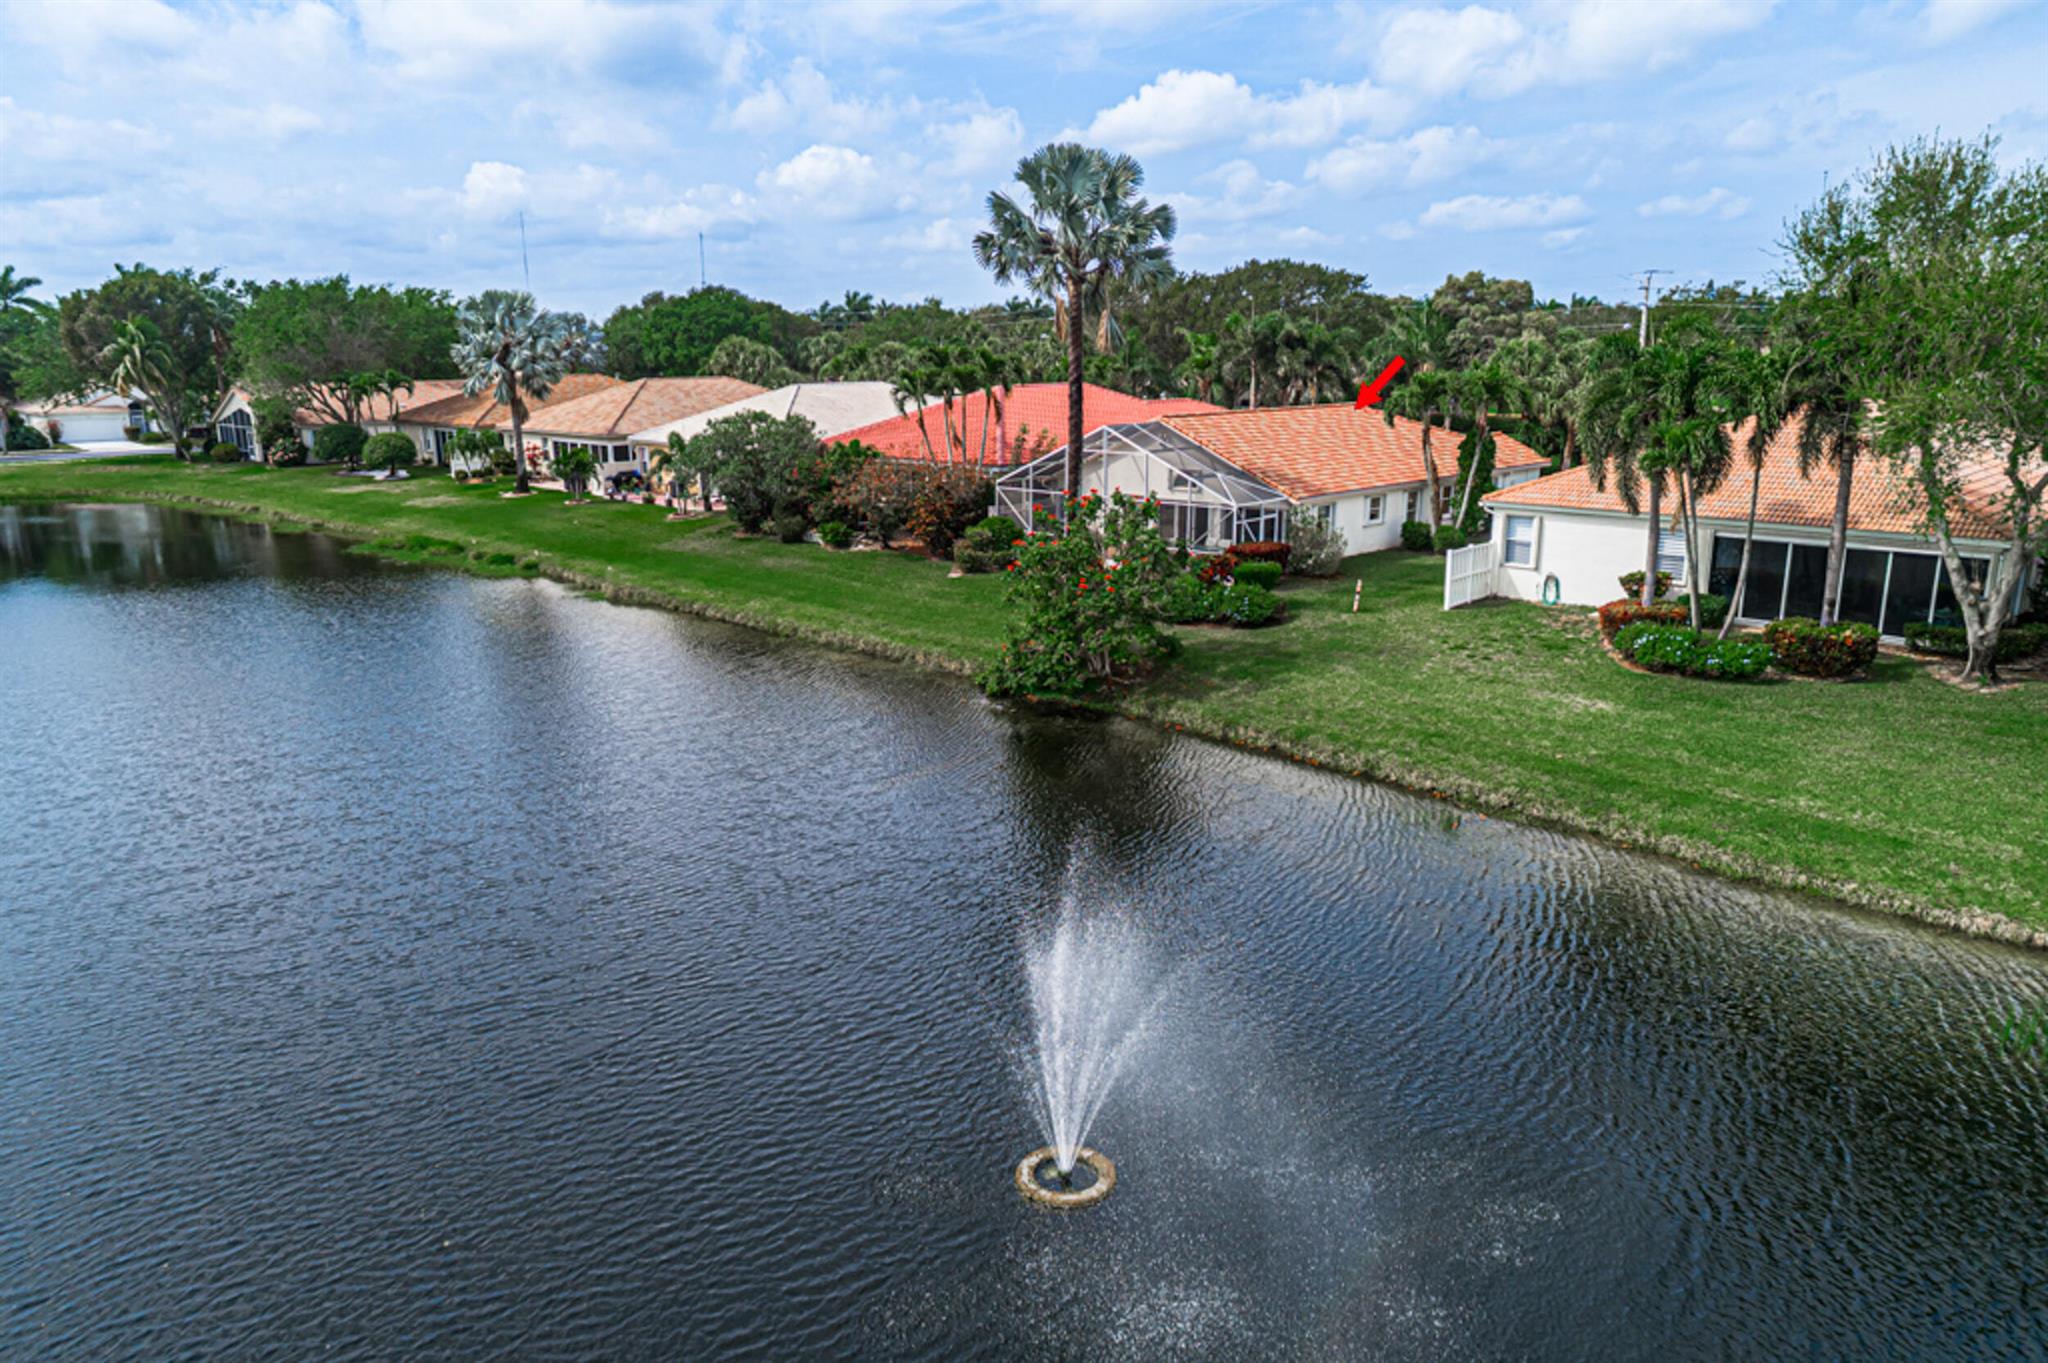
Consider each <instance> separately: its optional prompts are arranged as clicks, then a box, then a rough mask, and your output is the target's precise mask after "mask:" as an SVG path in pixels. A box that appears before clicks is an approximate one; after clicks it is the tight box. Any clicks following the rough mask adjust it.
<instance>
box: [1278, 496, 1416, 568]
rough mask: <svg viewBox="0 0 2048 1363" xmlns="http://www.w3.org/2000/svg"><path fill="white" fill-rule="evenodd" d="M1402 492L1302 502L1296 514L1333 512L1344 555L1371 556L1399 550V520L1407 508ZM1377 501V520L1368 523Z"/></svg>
mask: <svg viewBox="0 0 2048 1363" xmlns="http://www.w3.org/2000/svg"><path fill="white" fill-rule="evenodd" d="M1406 491H1407V489H1405V488H1388V489H1379V490H1376V491H1374V492H1371V493H1364V492H1353V493H1348V494H1346V495H1345V496H1342V497H1325V498H1321V499H1319V500H1317V501H1312V502H1303V503H1302V504H1301V509H1300V511H1299V512H1297V513H1296V514H1299V515H1306V514H1308V513H1309V512H1310V511H1312V510H1314V509H1315V508H1317V507H1322V506H1332V507H1335V508H1336V512H1337V514H1336V527H1337V531H1338V533H1339V534H1341V535H1343V536H1344V552H1345V553H1346V554H1347V555H1349V554H1373V553H1378V552H1379V551H1380V550H1382V549H1398V548H1400V547H1401V517H1402V514H1403V510H1404V508H1405V507H1406V505H1407V502H1406V499H1405V498H1404V497H1403V495H1402V494H1403V493H1404V492H1406ZM1374 497H1378V498H1379V499H1380V507H1379V519H1378V520H1376V521H1375V520H1369V519H1367V516H1368V512H1369V510H1370V507H1371V501H1372V498H1374Z"/></svg>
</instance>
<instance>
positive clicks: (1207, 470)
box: [995, 403, 1549, 554]
mask: <svg viewBox="0 0 2048 1363" xmlns="http://www.w3.org/2000/svg"><path fill="white" fill-rule="evenodd" d="M1460 439H1461V437H1460V436H1459V435H1458V434H1456V433H1454V432H1453V433H1446V432H1444V431H1442V430H1438V431H1436V432H1435V433H1434V436H1433V439H1432V442H1431V447H1432V451H1433V454H1434V461H1435V464H1436V470H1437V488H1438V495H1439V497H1440V498H1443V499H1445V500H1446V501H1447V500H1448V498H1449V497H1450V494H1451V489H1452V485H1453V484H1454V482H1455V481H1456V474H1457V467H1458V456H1457V449H1458V443H1459V440H1460ZM1065 463H1066V450H1065V447H1064V446H1063V447H1061V448H1060V449H1057V450H1054V451H1052V452H1051V453H1049V454H1047V455H1045V456H1043V457H1042V458H1039V459H1035V460H1033V461H1032V462H1030V463H1028V464H1021V465H1018V466H1017V467H1016V468H1014V469H1012V470H1010V471H1009V472H1007V473H1004V474H1003V475H1002V476H1001V477H999V478H998V479H997V480H996V499H995V505H996V510H997V511H998V512H999V513H1001V514H1003V515H1006V516H1009V517H1011V518H1013V519H1015V520H1016V521H1017V522H1018V523H1019V524H1022V525H1030V524H1033V523H1035V522H1037V521H1040V520H1042V517H1043V515H1044V514H1045V512H1046V510H1048V509H1049V508H1051V507H1054V506H1056V505H1057V503H1058V499H1059V497H1060V495H1061V492H1062V489H1063V486H1064V483H1065V480H1066V471H1065ZM1548 464H1549V461H1548V460H1547V459H1546V458H1545V457H1544V456H1543V455H1541V454H1538V453H1537V452H1536V451H1535V450H1533V449H1531V448H1529V447H1528V446H1527V445H1525V444H1523V443H1522V442H1521V441H1519V440H1516V439H1513V438H1512V437H1509V436H1504V435H1496V436H1495V437H1494V482H1495V485H1496V486H1504V487H1512V486H1515V485H1516V484H1519V483H1522V482H1524V481H1526V480H1528V479H1532V478H1535V477H1536V476H1537V475H1538V474H1540V473H1541V472H1542V471H1543V470H1544V469H1545V468H1546V467H1548ZM1081 482H1082V486H1083V489H1084V490H1095V491H1102V492H1108V491H1122V492H1125V493H1128V494H1131V495H1133V496H1140V497H1147V496H1149V497H1156V498H1158V499H1159V518H1160V528H1161V530H1162V531H1163V532H1164V533H1165V535H1166V537H1167V538H1168V539H1169V540H1174V541H1180V540H1185V541H1186V542H1187V545H1188V547H1189V548H1190V549H1193V550H1195V551H1197V552H1202V553H1213V552H1217V551H1220V550H1222V549H1226V548H1228V547H1229V546H1230V545H1232V544H1237V543H1242V542H1245V541H1247V540H1275V539H1284V538H1286V536H1287V529H1288V526H1289V525H1290V524H1291V522H1292V520H1293V519H1294V518H1295V517H1298V516H1317V517H1320V518H1322V519H1323V520H1324V521H1326V522H1328V523H1329V524H1331V525H1333V526H1335V527H1336V529H1337V530H1338V531H1339V532H1340V533H1341V534H1342V535H1343V537H1344V551H1345V553H1347V554H1365V553H1372V552H1374V551H1376V550H1380V549H1392V548H1396V547H1398V546H1399V545H1400V543H1401V525H1402V522H1404V521H1409V520H1427V519H1428V518H1429V517H1428V507H1427V503H1426V502H1425V500H1424V499H1425V497H1426V496H1427V495H1428V488H1429V478H1428V474H1427V472H1426V470H1425V464H1424V460H1423V450H1422V426H1421V423H1419V422H1415V421H1410V420H1408V419H1407V418H1405V417H1397V418H1395V419H1394V421H1393V422H1392V423H1391V424H1390V423H1389V422H1388V421H1387V419H1386V417H1385V416H1384V415H1383V414H1382V413H1381V412H1379V411H1378V410H1376V409H1372V408H1366V409H1359V408H1356V407H1353V406H1352V405H1350V404H1348V403H1328V404H1320V405H1316V406H1308V407H1261V408H1256V409H1253V410H1246V411H1212V412H1195V413H1185V414H1179V415H1172V416H1164V417H1161V418H1159V419H1158V420H1155V421H1144V422H1131V423H1123V424H1117V425H1108V426H1103V427H1101V428H1099V429H1097V430H1095V431H1093V432H1091V433H1090V434H1089V435H1088V436H1087V438H1086V439H1085V440H1084V441H1083V443H1082V465H1081ZM1445 510H1446V511H1449V510H1451V508H1449V507H1446V508H1445Z"/></svg>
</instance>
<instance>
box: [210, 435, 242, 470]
mask: <svg viewBox="0 0 2048 1363" xmlns="http://www.w3.org/2000/svg"><path fill="white" fill-rule="evenodd" d="M206 457H207V458H208V459H211V460H212V461H213V462H214V463H216V464H239V463H241V462H242V452H241V450H239V449H237V448H236V447H235V446H233V445H230V444H229V443H228V442H227V441H225V440H223V441H220V442H219V443H217V444H215V445H214V446H213V447H212V448H211V449H209V450H208V451H207V452H206Z"/></svg>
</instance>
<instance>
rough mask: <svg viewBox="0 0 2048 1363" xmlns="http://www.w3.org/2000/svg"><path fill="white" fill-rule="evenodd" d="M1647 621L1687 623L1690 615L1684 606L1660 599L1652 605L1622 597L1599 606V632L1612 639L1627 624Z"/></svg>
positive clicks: (1651, 622) (1689, 621)
mask: <svg viewBox="0 0 2048 1363" xmlns="http://www.w3.org/2000/svg"><path fill="white" fill-rule="evenodd" d="M1638 623H1647V624H1652V625H1681V626H1683V625H1689V624H1690V623H1691V617H1689V616H1688V615H1687V614H1686V610H1685V607H1683V606H1678V605H1673V604H1672V603H1671V602H1669V601H1660V602H1658V603H1657V604H1656V605H1654V606H1645V605H1643V604H1641V603H1640V602H1637V601H1632V600H1629V599H1627V598H1626V597H1624V598H1623V599H1621V600H1619V601H1610V602H1608V603H1607V604H1606V605H1604V606H1602V607H1601V608H1600V632H1601V633H1602V634H1604V635H1606V636H1607V637H1608V638H1610V639H1612V638H1613V637H1614V636H1615V634H1616V633H1617V632H1618V631H1620V630H1622V629H1624V628H1626V627H1627V626H1629V625H1633V624H1638Z"/></svg>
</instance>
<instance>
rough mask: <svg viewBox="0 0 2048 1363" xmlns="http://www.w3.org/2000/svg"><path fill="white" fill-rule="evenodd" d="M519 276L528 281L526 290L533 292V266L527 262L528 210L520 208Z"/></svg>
mask: <svg viewBox="0 0 2048 1363" xmlns="http://www.w3.org/2000/svg"><path fill="white" fill-rule="evenodd" d="M519 277H520V278H521V279H523V280H525V281H526V291H527V292H528V293H532V292H533V267H532V266H531V265H528V264H527V263H526V210H525V209H523V208H522V209H520V210H519Z"/></svg>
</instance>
